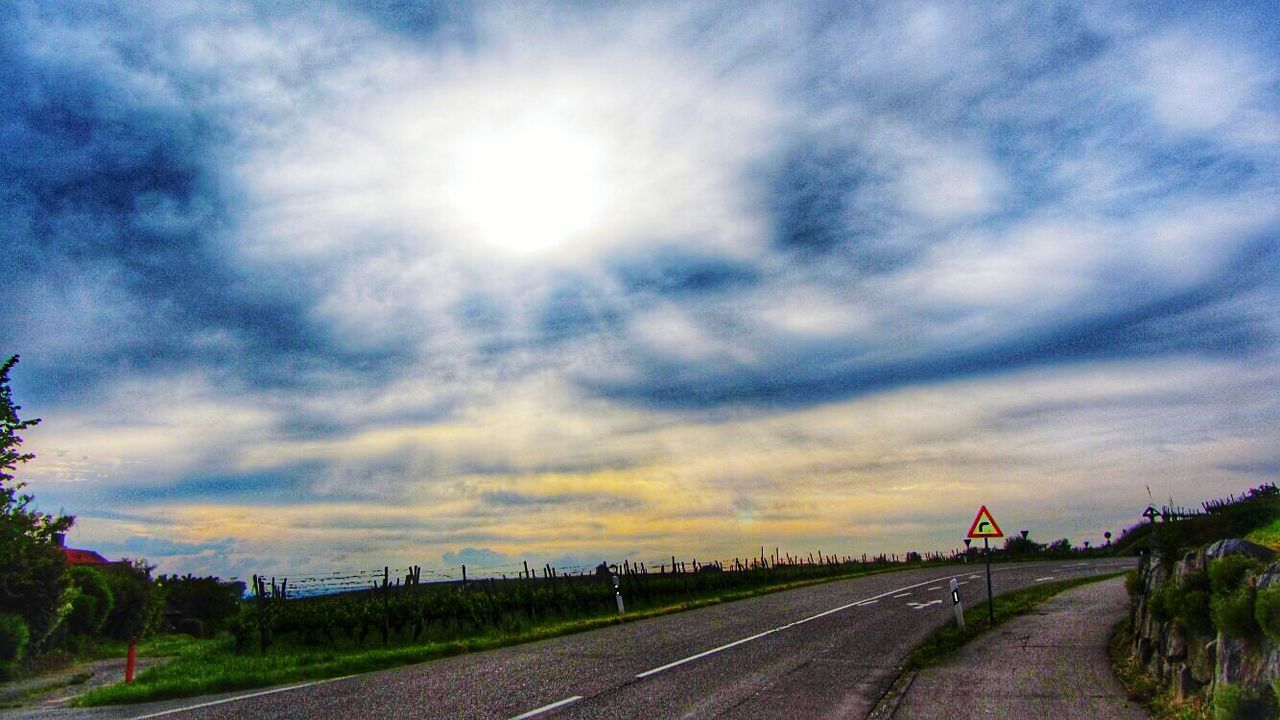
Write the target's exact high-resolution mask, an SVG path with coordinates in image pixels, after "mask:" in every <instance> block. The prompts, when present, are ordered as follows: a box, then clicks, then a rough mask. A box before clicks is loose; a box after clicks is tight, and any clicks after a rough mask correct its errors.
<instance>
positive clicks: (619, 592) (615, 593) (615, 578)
mask: <svg viewBox="0 0 1280 720" xmlns="http://www.w3.org/2000/svg"><path fill="white" fill-rule="evenodd" d="M613 599H614V600H617V601H618V614H619V615H621V614H623V613H625V612H626V611H627V609H626V608H625V607H623V605H622V590H621V589H620V588H619V587H618V576H617V575H614V576H613Z"/></svg>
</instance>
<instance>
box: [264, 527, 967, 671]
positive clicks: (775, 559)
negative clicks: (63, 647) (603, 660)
mask: <svg viewBox="0 0 1280 720" xmlns="http://www.w3.org/2000/svg"><path fill="white" fill-rule="evenodd" d="M917 556H918V557H919V555H917ZM924 557H928V558H941V557H943V556H942V554H941V553H930V554H928V555H926V556H924ZM806 559H807V562H806ZM868 560H870V562H874V563H889V562H893V563H896V562H899V560H898V555H897V554H893V555H892V556H889V555H884V554H881V555H877V556H874V557H872V558H870V559H869V558H868V557H867V554H866V553H863V554H862V563H863V564H866V563H867V562H868ZM855 562H858V561H857V559H856V558H854V557H852V556H848V555H845V556H836V555H824V554H823V553H822V551H821V550H819V551H818V553H817V555H816V556H815V555H814V553H809V554H808V556H807V558H806V557H804V556H799V555H791V554H790V553H787V554H783V553H782V552H781V551H780V549H779V548H774V552H773V554H772V555H767V554H766V553H765V548H764V547H763V546H762V547H761V548H760V557H759V558H749V559H747V558H738V557H735V558H734V559H733V562H732V564H731V565H730V566H729V567H730V569H732V570H734V571H737V572H747V571H754V570H761V569H776V568H780V567H802V566H818V565H824V566H825V565H840V564H850V563H855ZM523 565H524V569H523V571H522V572H520V573H519V576H520V578H521V579H523V580H524V581H525V582H527V583H531V582H533V581H534V580H536V579H538V578H537V571H536V570H531V569H530V568H529V561H527V560H525V561H523ZM670 567H671V573H672V574H686V573H689V572H690V568H692V572H693V573H698V572H701V571H703V569H705V568H708V567H714V568H715V569H717V570H721V571H723V570H724V569H725V565H724V564H723V563H721V562H720V561H718V560H716V561H712V562H711V563H706V564H702V563H699V562H698V560H697V558H694V559H692V560H691V561H690V562H688V563H686V562H685V561H683V560H677V559H676V557H675V556H674V555H673V556H671V566H670ZM461 568H462V587H463V588H464V589H465V588H467V587H468V584H469V581H468V577H467V566H466V565H462V566H461ZM608 569H609V570H611V571H612V572H610V573H609V574H608V575H607V577H610V578H611V580H612V583H613V590H614V597H615V601H616V605H617V609H618V613H619V614H622V613H623V612H625V603H624V601H623V598H622V589H621V580H620V577H619V576H622V577H625V576H629V575H647V574H649V568H648V567H647V565H646V564H645V563H643V562H640V563H632V562H631V561H630V560H629V559H624V560H623V561H622V563H621V564H620V565H613V566H611V567H609V568H608ZM658 573H659V574H664V575H665V574H667V565H666V564H665V563H661V564H660V565H659V568H658ZM563 575H564V573H561V572H559V571H557V570H556V568H554V567H552V566H551V565H550V564H549V563H548V564H544V565H543V567H542V579H544V580H553V579H558V578H560V577H562V576H563ZM579 575H580V576H582V575H585V573H579ZM491 579H492V580H496V579H494V578H491ZM502 579H503V580H506V579H507V576H506V575H505V574H503V575H502ZM288 583H289V579H288V578H284V579H282V580H281V581H280V582H278V583H277V582H276V579H275V578H274V577H272V578H271V580H270V581H269V584H268V580H267V578H266V576H260V575H254V576H253V578H252V586H253V591H254V596H255V607H256V610H257V613H256V616H257V617H256V619H257V625H258V637H259V644H260V647H261V650H262V651H263V652H266V650H267V648H268V647H270V645H271V624H270V618H271V606H270V604H271V603H272V602H274V601H276V600H286V599H288V597H289V589H288ZM421 583H422V567H421V566H419V565H413V566H411V567H410V568H408V571H407V573H406V575H405V576H404V578H403V579H401V578H396V581H395V584H394V587H395V588H397V589H398V588H400V587H402V586H403V587H406V588H407V587H411V586H415V587H416V586H418V585H421ZM392 587H393V585H392V583H391V567H390V566H389V565H384V566H383V568H382V581H381V583H379V582H377V581H375V582H373V583H372V588H371V589H372V591H373V592H375V593H378V594H379V595H380V597H381V599H382V616H383V622H382V626H381V627H380V628H379V631H380V632H379V634H380V635H381V636H382V642H383V644H384V645H385V644H386V643H387V641H388V639H389V634H390V620H389V617H390V600H391V590H392ZM957 603H958V601H957ZM528 612H529V617H530V618H533V617H534V616H535V614H536V608H534V607H533V596H532V595H530V597H529V609H528Z"/></svg>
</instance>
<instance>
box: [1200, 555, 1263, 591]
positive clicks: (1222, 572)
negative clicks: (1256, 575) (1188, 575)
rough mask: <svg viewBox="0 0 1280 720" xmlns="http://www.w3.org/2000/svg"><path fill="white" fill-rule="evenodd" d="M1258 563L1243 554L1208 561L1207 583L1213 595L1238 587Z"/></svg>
mask: <svg viewBox="0 0 1280 720" xmlns="http://www.w3.org/2000/svg"><path fill="white" fill-rule="evenodd" d="M1257 567H1258V564H1257V563H1256V562H1254V561H1253V559H1251V558H1248V557H1245V556H1244V555H1227V556H1224V557H1220V558H1217V559H1216V560H1214V561H1213V562H1211V563H1209V583H1210V585H1211V587H1212V589H1213V594H1214V595H1225V594H1227V593H1230V592H1231V591H1233V590H1235V589H1236V588H1238V587H1240V583H1242V582H1243V581H1244V578H1245V576H1246V575H1248V574H1249V572H1250V571H1252V570H1255V569H1257Z"/></svg>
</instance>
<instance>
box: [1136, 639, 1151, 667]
mask: <svg viewBox="0 0 1280 720" xmlns="http://www.w3.org/2000/svg"><path fill="white" fill-rule="evenodd" d="M1152 650H1153V648H1152V647H1151V641H1150V640H1148V639H1147V638H1145V637H1140V638H1138V649H1137V655H1138V662H1140V663H1142V664H1143V665H1146V664H1147V661H1148V660H1150V659H1151V654H1152Z"/></svg>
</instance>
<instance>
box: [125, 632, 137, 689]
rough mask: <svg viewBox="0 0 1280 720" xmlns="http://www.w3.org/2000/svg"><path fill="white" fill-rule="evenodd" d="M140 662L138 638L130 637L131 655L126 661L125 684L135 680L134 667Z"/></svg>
mask: <svg viewBox="0 0 1280 720" xmlns="http://www.w3.org/2000/svg"><path fill="white" fill-rule="evenodd" d="M137 664H138V638H129V656H128V657H127V658H126V659H125V661H124V681H125V684H128V683H131V682H133V668H134V666H135V665H137Z"/></svg>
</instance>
